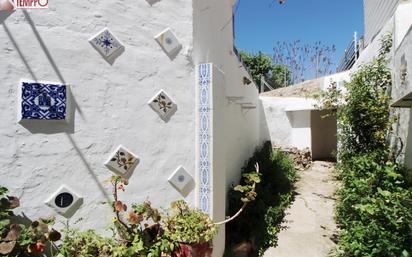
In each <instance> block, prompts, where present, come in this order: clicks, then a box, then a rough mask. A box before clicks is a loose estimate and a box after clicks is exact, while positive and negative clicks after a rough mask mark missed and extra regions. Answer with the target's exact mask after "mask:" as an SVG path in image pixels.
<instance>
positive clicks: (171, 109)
mask: <svg viewBox="0 0 412 257" xmlns="http://www.w3.org/2000/svg"><path fill="white" fill-rule="evenodd" d="M148 104H149V106H150V107H151V108H152V109H153V110H154V111H155V112H157V114H158V115H159V116H160V118H161V119H162V120H164V121H166V122H167V121H168V120H169V119H170V117H171V116H172V115H173V114H174V113H175V112H176V110H177V105H176V104H175V103H174V101H173V100H172V99H171V98H170V97H169V96H168V95H167V94H166V92H165V91H163V90H160V91H159V92H158V93H157V94H156V95H155V96H154V97H153V98H152V99H150V101H149V102H148Z"/></svg>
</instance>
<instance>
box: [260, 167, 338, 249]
mask: <svg viewBox="0 0 412 257" xmlns="http://www.w3.org/2000/svg"><path fill="white" fill-rule="evenodd" d="M332 170H333V165H332V164H331V163H328V162H314V163H313V164H312V167H311V168H309V169H308V170H306V171H300V172H299V175H300V179H299V181H298V182H297V183H296V191H297V195H296V198H295V201H294V202H293V203H292V205H291V206H290V208H289V209H288V210H287V215H286V217H285V221H284V223H283V224H282V225H283V226H285V227H286V228H285V229H284V230H282V231H281V232H280V233H279V242H278V246H277V247H276V248H269V249H268V250H267V251H266V252H265V254H264V257H326V256H328V253H329V252H330V250H331V249H333V248H334V246H335V244H334V243H333V241H332V240H331V238H332V237H333V235H334V234H335V230H336V225H335V222H334V220H333V215H334V214H333V213H334V209H333V208H334V203H335V199H334V192H335V191H336V189H337V187H338V182H337V181H336V180H335V179H334V176H333V173H332Z"/></svg>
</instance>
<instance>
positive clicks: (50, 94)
mask: <svg viewBox="0 0 412 257" xmlns="http://www.w3.org/2000/svg"><path fill="white" fill-rule="evenodd" d="M68 92H69V86H68V85H64V84H58V83H43V82H29V81H22V82H21V84H20V86H19V96H20V102H19V113H18V119H19V121H24V120H45V121H46V120H47V121H68V119H69V113H68V105H69V94H68Z"/></svg>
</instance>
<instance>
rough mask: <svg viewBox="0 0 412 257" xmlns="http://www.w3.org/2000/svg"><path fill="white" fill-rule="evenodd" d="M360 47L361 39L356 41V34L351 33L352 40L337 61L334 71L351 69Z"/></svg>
mask: <svg viewBox="0 0 412 257" xmlns="http://www.w3.org/2000/svg"><path fill="white" fill-rule="evenodd" d="M362 47H363V46H362V39H360V40H358V36H357V33H356V32H355V33H353V38H352V40H351V42H350V43H349V45H348V47H347V48H346V49H345V53H344V54H343V57H342V58H341V60H340V61H339V64H338V66H337V68H336V71H337V72H341V71H346V70H349V69H350V68H352V66H353V65H354V64H355V62H356V60H357V59H358V58H359V53H360V50H361V48H362Z"/></svg>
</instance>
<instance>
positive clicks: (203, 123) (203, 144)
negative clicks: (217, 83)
mask: <svg viewBox="0 0 412 257" xmlns="http://www.w3.org/2000/svg"><path fill="white" fill-rule="evenodd" d="M197 68H198V71H197V72H198V81H197V84H198V85H197V86H198V89H197V90H198V97H199V98H198V101H197V102H198V123H199V125H198V129H199V130H198V138H199V139H198V153H199V156H198V157H197V160H198V161H197V162H198V163H197V167H198V169H199V170H198V176H199V177H198V181H199V192H198V194H199V203H198V204H199V208H200V210H202V211H203V212H206V213H209V214H210V213H211V211H212V210H211V207H210V206H211V203H210V202H211V150H210V147H211V145H210V144H211V142H210V138H211V120H210V119H211V117H210V109H211V106H210V105H211V103H210V101H211V99H210V87H211V77H212V64H211V63H205V64H200V65H198V66H197Z"/></svg>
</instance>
